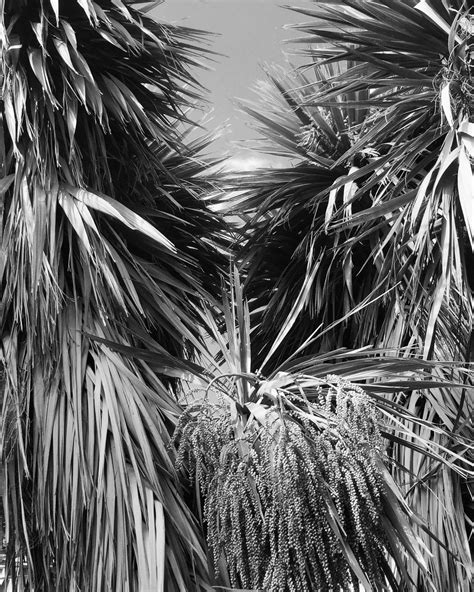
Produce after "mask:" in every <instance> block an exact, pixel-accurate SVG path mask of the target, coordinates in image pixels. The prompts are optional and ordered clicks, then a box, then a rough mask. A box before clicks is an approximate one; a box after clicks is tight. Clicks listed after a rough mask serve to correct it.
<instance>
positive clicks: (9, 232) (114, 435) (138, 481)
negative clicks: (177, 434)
mask: <svg viewBox="0 0 474 592" xmlns="http://www.w3.org/2000/svg"><path fill="white" fill-rule="evenodd" d="M132 4H133V3H130V2H121V1H120V0H114V2H110V1H108V0H103V1H101V2H89V0H87V1H82V0H81V1H79V0H78V1H77V2H76V1H74V2H63V1H61V0H60V1H51V2H42V3H40V2H35V1H29V0H28V1H20V2H9V1H4V2H1V4H0V8H1V16H2V21H1V30H2V35H1V38H2V42H1V51H2V54H1V62H0V65H1V69H2V102H1V103H0V107H1V109H0V116H1V122H0V123H1V125H0V131H1V136H0V152H1V158H0V160H1V163H2V170H1V177H2V181H1V183H0V193H1V207H2V224H1V234H0V242H1V249H0V253H1V258H0V282H1V306H0V328H1V348H0V361H1V366H2V369H3V371H4V376H5V380H4V381H2V395H1V398H2V402H3V411H2V443H1V444H2V446H1V452H2V463H3V465H2V466H3V467H4V470H5V475H6V489H7V494H6V497H5V510H6V511H5V514H6V520H7V532H6V538H7V551H8V552H7V567H8V569H7V578H10V579H11V582H12V585H13V587H14V589H23V588H24V586H25V585H27V584H28V585H29V586H31V587H34V588H35V590H63V589H72V588H74V589H82V590H101V589H102V590H106V589H107V590H108V589H113V590H117V591H118V590H133V589H136V590H144V589H153V590H170V591H171V590H181V591H183V590H192V589H202V588H206V586H207V584H206V581H207V578H208V574H207V562H206V555H205V550H204V545H203V540H202V536H201V535H200V533H199V530H198V528H197V524H196V522H195V520H194V518H193V516H192V515H191V513H190V512H189V510H188V509H187V507H186V505H185V503H184V501H183V492H182V490H181V487H180V485H179V484H178V482H177V478H176V473H175V469H174V463H173V453H172V451H170V450H169V449H168V443H169V435H170V433H171V432H172V431H173V427H174V425H175V423H176V421H177V417H178V415H179V413H180V408H179V406H178V404H177V402H176V396H175V394H174V393H173V389H172V385H173V384H174V381H175V380H176V377H177V376H181V375H182V373H183V372H185V371H186V368H187V366H186V364H187V362H186V360H185V359H183V358H188V357H190V356H191V355H192V353H193V352H194V351H197V350H199V349H203V343H202V337H201V331H202V329H201V327H202V324H203V322H202V314H201V312H200V311H201V308H202V301H203V300H204V301H207V302H212V301H213V298H214V294H215V292H216V286H219V288H220V284H221V280H220V272H221V265H222V262H223V261H225V254H224V249H225V240H224V235H223V226H222V223H221V222H220V221H219V219H218V218H217V217H216V216H215V215H214V214H212V213H211V212H210V211H209V209H208V207H207V205H206V204H205V203H204V200H203V196H204V194H205V193H206V192H207V191H208V188H209V185H208V183H207V182H206V181H204V180H202V178H200V177H199V175H200V173H202V171H203V169H205V166H206V165H205V162H204V161H201V160H200V159H199V157H198V152H199V150H200V149H201V148H202V147H203V146H205V144H206V142H207V140H205V139H203V140H194V141H190V142H189V143H188V145H185V142H184V141H183V138H185V137H186V134H187V133H189V129H195V127H196V126H195V125H194V124H193V123H192V122H191V121H190V120H189V118H188V115H189V110H190V107H191V106H192V105H194V104H195V103H196V102H197V101H201V99H200V98H199V96H200V90H199V88H198V87H199V85H198V84H197V83H196V81H195V80H194V78H193V76H192V75H191V73H190V72H191V71H190V68H191V67H193V66H195V65H198V63H199V62H200V60H201V58H204V56H205V53H206V52H205V50H204V49H203V48H202V46H201V41H202V34H201V33H199V32H197V31H193V30H190V29H185V28H179V27H172V26H165V25H161V24H158V23H155V22H153V21H151V20H150V19H148V18H146V17H145V16H144V15H143V14H142V13H140V12H138V11H137V10H136V9H134V8H133V6H132ZM144 349H146V350H147V351H148V352H150V353H151V354H152V357H153V360H150V359H149V360H148V361H146V360H143V359H138V358H137V357H136V353H137V352H141V351H143V350H144ZM153 354H154V356H153ZM191 367H192V365H191Z"/></svg>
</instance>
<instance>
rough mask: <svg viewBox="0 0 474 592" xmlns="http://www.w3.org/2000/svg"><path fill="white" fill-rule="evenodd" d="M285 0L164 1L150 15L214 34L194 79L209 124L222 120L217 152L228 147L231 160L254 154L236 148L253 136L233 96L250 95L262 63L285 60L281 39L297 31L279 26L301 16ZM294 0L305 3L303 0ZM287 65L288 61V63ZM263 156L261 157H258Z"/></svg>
mask: <svg viewBox="0 0 474 592" xmlns="http://www.w3.org/2000/svg"><path fill="white" fill-rule="evenodd" d="M284 1H285V0H166V1H165V2H164V3H163V4H160V5H159V6H158V7H156V8H155V9H154V10H153V11H152V13H151V16H153V17H154V18H155V19H156V20H159V21H164V22H171V23H175V24H184V25H186V26H189V27H192V28H196V29H202V30H205V31H210V32H213V33H218V34H219V35H218V36H215V37H213V38H212V39H213V46H212V49H213V50H214V51H216V52H218V53H220V54H223V56H222V57H216V60H217V62H216V63H215V64H213V68H214V70H213V71H211V72H205V71H200V72H198V73H197V76H198V78H199V81H200V82H201V83H202V84H203V85H204V86H206V87H207V88H208V90H209V93H210V94H209V99H210V101H211V104H212V108H213V112H212V122H213V123H212V124H210V125H209V127H211V128H212V127H216V126H218V125H224V124H227V126H226V127H227V129H228V132H227V134H226V135H225V137H224V139H222V140H219V141H218V142H217V143H216V144H215V145H214V149H215V150H216V153H219V154H221V153H223V152H227V153H229V154H230V155H232V156H233V159H234V160H235V161H240V159H244V160H246V161H248V164H255V162H254V161H255V159H256V158H257V157H256V156H252V155H251V154H250V153H248V151H246V150H243V149H242V148H239V145H238V143H239V142H240V141H242V140H249V139H252V138H256V137H258V134H257V133H256V132H255V131H253V130H252V129H251V127H250V126H249V118H248V117H246V116H245V115H243V114H240V113H239V112H238V111H237V110H236V108H235V107H234V106H233V104H232V100H233V99H235V98H245V99H254V98H256V95H255V94H254V93H252V91H251V88H252V87H253V85H254V84H255V82H256V81H257V80H259V79H262V78H264V74H263V71H262V68H261V65H262V64H272V63H276V64H280V65H285V64H287V63H288V57H287V56H286V55H285V53H284V51H285V49H286V53H288V52H289V50H290V47H289V46H288V47H287V48H285V44H284V40H287V39H290V38H292V37H295V36H296V32H294V31H291V30H285V29H284V26H285V25H287V24H290V23H297V22H301V21H304V20H305V17H304V16H302V15H300V14H297V13H295V12H292V11H289V10H287V9H283V8H281V4H283V3H284ZM293 4H296V5H298V6H308V5H309V4H308V0H299V1H298V0H295V2H294V3H293ZM287 67H288V68H290V66H289V65H288V66H287ZM258 160H262V157H258Z"/></svg>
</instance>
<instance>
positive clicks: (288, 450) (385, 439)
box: [174, 273, 474, 592]
mask: <svg viewBox="0 0 474 592" xmlns="http://www.w3.org/2000/svg"><path fill="white" fill-rule="evenodd" d="M231 283H233V289H232V291H231V294H230V297H229V296H227V295H225V297H224V304H223V309H224V311H225V332H222V330H221V329H220V328H218V326H217V325H216V323H215V321H214V320H213V317H212V315H210V316H209V325H210V326H211V327H213V331H212V335H213V337H214V338H215V340H216V343H217V344H218V349H219V353H220V359H221V364H217V365H216V367H214V368H213V369H211V370H207V371H204V369H201V371H200V372H199V378H200V380H201V388H200V389H199V388H198V389H195V390H194V392H193V397H192V399H191V401H190V404H189V405H188V406H187V408H186V410H185V411H184V413H183V415H182V416H181V417H180V420H179V423H178V426H177V430H176V432H175V436H174V440H175V442H176V444H177V447H178V455H177V466H178V468H180V469H182V470H183V477H187V479H188V483H189V485H190V487H191V488H192V491H193V493H194V498H195V503H194V510H195V512H196V515H197V516H198V518H199V520H200V521H201V523H202V528H203V530H204V531H205V532H206V535H207V540H208V545H209V550H210V553H209V555H210V563H211V565H212V566H213V568H214V570H215V572H216V575H217V576H218V580H217V581H218V583H219V584H220V585H221V586H223V587H225V588H226V589H242V588H244V589H252V590H268V591H269V592H272V591H273V592H279V591H284V590H285V591H286V590H347V591H349V590H358V589H359V584H361V585H363V587H364V590H366V591H367V592H369V591H371V590H385V589H391V590H402V589H403V590H405V589H407V590H410V589H412V585H413V582H412V580H411V579H410V573H409V571H408V570H407V569H406V566H405V558H409V561H410V563H413V564H414V565H417V567H418V569H419V585H420V586H421V588H418V589H430V588H431V587H432V586H433V581H432V579H431V577H430V573H429V571H428V569H427V553H426V549H425V548H424V546H423V544H420V541H419V540H417V537H416V534H415V533H414V526H416V527H418V526H419V527H421V528H422V529H423V530H424V531H425V532H426V533H427V534H428V535H429V536H433V533H432V532H430V530H429V528H427V526H426V525H425V524H423V522H422V521H421V520H420V519H419V518H418V517H417V516H415V515H413V512H412V510H411V508H410V507H409V505H408V504H407V503H406V501H405V500H404V498H403V495H402V493H401V492H400V489H399V487H397V485H396V484H395V483H394V481H393V479H392V477H391V476H390V473H389V471H388V470H387V466H388V467H390V466H393V459H391V458H390V449H391V447H392V446H393V445H397V444H400V446H399V448H400V450H403V452H404V453H406V454H407V455H409V454H410V452H416V453H417V454H418V456H419V457H420V458H423V459H424V460H425V461H427V460H429V459H432V460H434V461H435V462H436V463H439V465H440V467H442V469H443V470H446V471H452V472H453V474H455V475H459V476H461V477H462V478H466V476H469V475H472V474H473V470H472V469H473V466H472V465H471V468H470V470H469V469H467V470H466V467H464V466H463V459H462V457H461V455H458V454H455V453H452V454H450V456H449V457H446V455H445V452H446V449H445V448H444V447H443V446H440V444H439V441H438V438H437V435H439V434H441V433H442V434H443V437H444V438H449V439H453V440H455V441H456V443H457V445H459V446H463V447H466V448H467V449H469V450H471V451H472V450H474V446H473V444H472V442H471V443H469V442H467V441H466V440H464V439H463V438H462V437H460V436H459V435H458V434H455V433H453V432H447V431H445V430H444V429H443V428H442V427H440V426H439V425H436V424H434V423H433V422H431V423H430V422H427V421H423V420H420V419H419V418H418V417H417V416H416V414H415V413H413V412H412V411H411V410H407V409H405V408H404V407H403V406H402V405H400V404H396V403H394V401H393V399H395V397H400V396H404V395H405V394H406V393H407V392H412V393H415V392H416V393H417V396H419V397H427V398H430V397H432V395H433V392H436V389H437V388H438V387H440V386H443V388H449V389H453V390H457V389H459V388H464V387H463V385H456V384H455V383H452V382H448V381H443V382H440V381H439V378H438V377H437V375H436V370H437V369H438V364H436V363H433V362H429V361H424V360H420V359H416V358H413V357H410V358H408V357H394V356H392V355H390V352H383V353H384V354H385V355H383V356H382V355H381V353H382V352H380V350H375V351H371V350H368V349H367V348H365V350H356V351H350V350H347V349H343V348H341V349H339V350H337V351H331V352H329V353H326V354H319V355H311V356H303V357H300V358H298V355H297V352H295V354H294V355H293V356H291V357H290V358H288V359H287V360H286V361H285V362H284V363H283V364H282V365H280V366H278V367H276V368H275V369H274V370H272V371H271V372H270V373H269V374H268V375H267V376H265V377H263V376H262V375H261V374H258V373H255V372H252V370H251V369H252V360H251V346H252V334H253V332H252V328H251V320H250V315H249V311H248V306H247V304H246V303H245V301H243V299H242V288H241V286H240V282H239V279H238V273H234V274H233V278H232V282H231ZM199 391H200V392H199ZM420 428H421V429H422V431H423V434H422V435H421V436H420V434H419V431H420ZM387 444H388V445H387ZM410 571H412V570H410ZM230 587H232V588H230Z"/></svg>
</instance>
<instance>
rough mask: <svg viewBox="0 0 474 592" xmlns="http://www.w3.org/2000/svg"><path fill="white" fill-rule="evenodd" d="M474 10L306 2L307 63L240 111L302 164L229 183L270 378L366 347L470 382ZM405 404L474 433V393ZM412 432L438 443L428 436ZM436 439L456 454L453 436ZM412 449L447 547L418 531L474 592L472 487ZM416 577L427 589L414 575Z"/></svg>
mask: <svg viewBox="0 0 474 592" xmlns="http://www.w3.org/2000/svg"><path fill="white" fill-rule="evenodd" d="M468 8H469V7H468V6H466V3H464V2H462V1H459V2H458V1H452V2H445V1H441V0H439V1H437V0H433V1H432V2H429V3H427V2H416V1H413V2H412V1H410V2H404V1H398V0H395V1H394V2H391V1H390V2H388V1H374V2H370V3H369V2H368V3H359V2H352V1H351V0H347V1H341V2H337V1H335V2H331V3H321V4H320V3H318V5H317V6H316V7H315V9H314V10H311V9H297V10H298V11H299V12H301V13H302V14H304V15H305V16H307V17H309V20H308V22H306V23H303V24H301V25H298V26H297V28H298V29H299V30H300V31H302V32H304V33H305V36H304V37H302V38H301V39H300V40H299V42H301V43H304V44H305V48H304V49H303V50H302V53H303V54H304V55H306V56H307V57H308V64H307V65H306V66H305V67H303V68H301V71H300V72H297V73H294V74H293V75H281V74H278V73H277V74H273V75H272V76H271V78H270V84H269V85H268V84H267V86H266V88H267V89H268V88H269V87H270V90H267V95H265V100H264V104H263V105H262V104H261V103H259V104H258V105H257V106H253V105H248V104H247V105H244V109H245V110H246V111H247V112H250V113H251V115H252V116H253V117H254V119H255V120H256V121H257V122H258V125H259V128H260V130H261V131H263V133H264V134H265V135H266V136H267V137H269V138H270V140H271V142H272V143H271V148H270V151H271V152H273V153H278V154H279V155H282V154H284V155H285V156H287V157H289V158H291V159H292V160H293V161H294V162H295V165H294V166H291V167H288V168H285V169H281V170H267V171H265V170H260V171H258V175H253V174H248V175H247V176H245V177H244V178H243V180H242V179H238V183H236V182H235V180H233V179H229V189H230V190H233V191H234V194H233V196H234V197H233V198H232V199H231V200H230V209H231V211H232V212H233V213H237V214H239V213H240V214H241V215H242V216H243V217H244V219H245V220H246V221H247V224H246V226H245V227H244V234H243V239H241V244H242V248H241V249H240V252H239V256H240V259H241V262H242V267H243V269H244V270H245V273H246V277H247V279H246V286H245V293H246V294H247V297H248V298H249V306H250V313H251V317H253V319H254V326H255V330H254V332H255V339H256V346H257V347H256V362H255V368H258V369H260V371H261V372H262V373H263V374H265V375H268V374H269V373H270V372H272V371H274V370H275V368H276V367H278V365H279V364H281V363H282V362H283V361H284V360H285V359H286V358H287V357H288V356H290V355H292V353H293V352H294V350H295V348H299V351H300V352H301V353H305V354H307V355H310V354H314V353H318V352H330V351H332V350H334V349H336V348H337V347H340V346H341V345H342V346H346V347H348V346H349V347H361V346H365V345H371V346H376V347H379V348H394V349H395V350H398V351H400V348H403V349H402V350H401V351H402V352H404V353H405V355H408V353H410V354H415V355H418V356H422V357H424V358H425V359H432V360H435V361H443V362H446V361H455V362H456V363H457V364H456V365H453V366H452V370H451V371H450V373H451V378H453V379H455V380H457V381H458V382H459V383H462V382H463V381H464V380H465V377H464V376H463V374H462V372H461V373H460V368H461V366H462V364H463V363H465V362H469V361H470V360H471V359H472V354H471V345H472V340H471V331H472V297H471V287H472V273H471V269H470V267H471V265H472V264H471V261H472V244H473V240H472V236H473V231H472V214H471V209H470V208H471V201H472V199H471V198H472V192H471V187H472V171H471V165H470V162H469V158H470V155H471V149H472V137H473V135H472V124H471V110H472V94H471V88H472V87H471V61H470V60H471V55H472V54H471V53H470V51H471V50H470V47H471V42H472V19H471V16H470V14H469V11H468ZM259 92H260V94H262V89H261V88H260V89H259ZM269 95H270V97H271V100H270V101H269V100H268V96H269ZM440 372H441V373H442V371H441V370H440ZM393 400H394V402H397V403H400V404H402V405H403V407H404V408H406V409H409V410H411V411H412V412H414V413H415V414H416V415H417V417H419V418H420V419H421V420H423V421H427V422H429V423H434V424H438V425H441V426H444V427H445V428H446V429H448V431H454V432H457V433H459V434H460V435H461V436H463V437H465V438H466V439H467V440H468V441H472V427H471V426H470V419H469V418H470V417H471V416H472V404H471V403H470V401H469V396H468V395H467V392H466V391H464V390H463V389H439V390H437V391H431V394H430V395H429V396H428V395H426V394H423V395H422V396H420V394H419V393H418V392H413V393H411V394H410V393H409V394H405V395H404V396H403V397H401V398H397V397H393ZM417 437H419V438H421V439H425V438H426V437H428V435H427V433H425V432H424V428H421V427H420V428H419V432H418V435H417ZM430 438H431V436H430ZM434 439H435V441H437V442H438V444H440V445H444V446H446V448H447V449H448V450H450V451H451V453H454V452H456V451H457V448H456V445H454V444H453V442H452V441H450V440H449V438H448V439H446V438H445V437H440V438H438V437H437V436H435V437H434ZM399 444H401V443H399ZM399 444H398V443H396V444H395V445H394V446H393V449H392V453H391V456H392V459H393V460H394V462H395V463H396V468H395V469H394V471H393V474H394V476H395V478H396V480H397V482H398V483H399V485H400V486H401V487H402V491H403V492H404V495H405V496H406V499H407V501H409V503H410V505H411V507H412V508H414V509H415V511H416V512H417V513H418V514H419V515H420V516H422V517H423V518H424V519H425V520H426V521H427V522H428V523H429V524H430V526H431V529H432V531H433V532H434V534H435V536H436V537H437V540H436V539H434V538H432V537H431V538H430V537H426V536H425V533H422V532H420V535H421V536H422V538H424V540H425V544H426V545H427V546H428V548H430V550H431V552H432V554H433V555H432V558H431V559H430V561H429V564H430V570H431V572H432V574H433V580H434V583H435V586H436V588H437V589H439V590H445V589H450V590H451V589H452V590H468V588H469V581H470V565H471V557H470V551H469V538H470V536H472V506H470V505H469V499H472V490H471V489H470V487H471V484H470V482H469V480H468V479H464V480H463V479H461V480H460V479H459V478H458V477H457V476H456V475H454V474H453V473H452V472H450V471H449V470H448V471H446V470H444V469H441V466H440V465H439V464H438V463H437V462H434V461H432V460H429V458H426V457H424V456H423V455H419V454H418V453H417V452H416V451H414V450H409V451H407V450H405V451H404V452H402V447H401V446H399ZM446 454H450V453H449V452H446ZM462 454H463V455H464V457H465V462H466V463H468V462H470V459H469V452H468V451H466V450H464V451H462ZM471 483H472V482H471ZM469 512H471V514H469ZM465 520H466V521H465ZM409 572H410V575H411V577H412V579H413V581H414V582H415V585H419V586H422V583H421V582H422V576H421V575H420V573H419V571H418V567H417V566H416V565H414V564H410V568H409Z"/></svg>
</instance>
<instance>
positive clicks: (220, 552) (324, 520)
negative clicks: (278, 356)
mask: <svg viewBox="0 0 474 592" xmlns="http://www.w3.org/2000/svg"><path fill="white" fill-rule="evenodd" d="M328 384H329V387H328V388H326V389H325V391H324V393H323V392H322V393H321V394H322V396H321V398H320V402H319V403H317V404H313V403H308V401H307V400H306V399H303V398H301V399H300V400H299V401H298V400H297V399H298V398H297V397H296V399H295V397H292V403H291V405H289V406H288V407H285V403H284V401H283V403H282V405H281V406H280V407H279V408H278V409H277V408H276V407H268V408H267V412H266V418H267V420H266V421H260V422H257V421H255V420H252V421H251V422H248V424H247V425H246V428H245V429H244V430H243V431H242V430H239V431H238V432H237V430H233V429H232V428H231V425H232V424H231V420H230V414H229V412H228V410H226V409H223V408H221V409H220V410H219V412H218V413H216V411H215V408H214V407H212V406H211V405H210V404H208V403H207V404H204V405H200V406H198V407H194V408H191V410H188V412H187V413H186V414H185V418H184V419H183V420H182V421H181V422H180V426H179V428H178V429H179V437H178V439H177V441H178V442H179V444H178V464H179V465H180V466H185V467H186V468H187V470H188V471H189V475H190V477H191V478H192V479H194V480H197V482H198V483H199V485H200V488H201V494H202V495H203V497H204V519H205V521H206V525H207V537H208V544H209V547H210V549H211V551H212V555H213V559H214V565H215V568H216V571H218V566H219V565H222V562H223V561H224V562H225V565H226V571H227V573H228V575H229V579H230V581H231V584H232V586H234V587H236V588H244V589H255V590H265V591H268V592H293V591H294V592H303V591H308V592H310V591H312V590H321V591H336V590H337V591H339V590H352V589H358V586H357V584H356V578H355V575H354V573H353V571H352V570H351V568H350V566H349V563H348V561H347V553H346V550H347V549H348V548H350V550H351V552H352V553H353V554H354V556H355V557H356V559H357V561H358V562H359V565H360V566H361V568H362V569H363V571H364V573H365V574H366V577H367V579H368V580H369V581H370V582H371V583H372V584H373V585H374V587H375V588H377V589H381V588H382V587H383V585H384V576H383V573H382V569H381V567H380V566H381V565H382V563H383V561H382V558H383V554H384V542H385V539H384V534H383V529H382V527H381V521H380V517H381V512H382V506H381V500H382V496H383V483H382V478H381V476H380V473H379V471H378V468H377V462H376V457H377V455H379V454H380V451H381V449H382V446H381V438H380V435H379V433H378V430H377V424H376V421H377V418H376V415H375V412H374V410H373V407H372V405H371V404H370V401H369V399H368V397H367V395H366V394H365V393H364V392H363V391H362V390H360V389H358V388H357V387H354V386H353V385H349V384H348V383H344V382H342V381H340V380H339V379H337V378H336V377H328ZM295 403H296V404H295ZM297 403H299V404H300V407H299V409H300V410H301V412H299V411H298V405H297ZM303 410H304V412H303ZM311 412H313V414H314V416H316V415H317V416H318V417H325V418H326V420H327V421H326V424H325V425H326V427H321V422H316V421H313V418H312V414H311ZM242 421H243V423H245V421H246V420H245V418H243V420H242ZM235 425H236V424H235Z"/></svg>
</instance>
